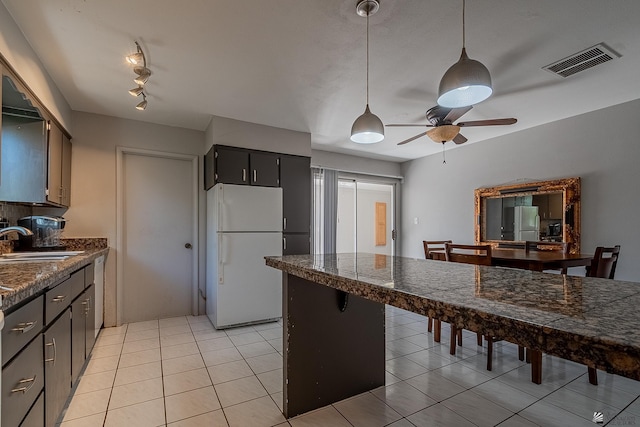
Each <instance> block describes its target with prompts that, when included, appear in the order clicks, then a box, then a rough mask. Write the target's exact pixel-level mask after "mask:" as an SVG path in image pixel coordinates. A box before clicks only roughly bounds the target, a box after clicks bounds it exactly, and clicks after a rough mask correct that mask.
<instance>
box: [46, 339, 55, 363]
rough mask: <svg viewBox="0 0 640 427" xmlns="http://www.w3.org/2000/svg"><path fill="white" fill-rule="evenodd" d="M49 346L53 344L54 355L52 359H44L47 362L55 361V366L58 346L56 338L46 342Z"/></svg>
mask: <svg viewBox="0 0 640 427" xmlns="http://www.w3.org/2000/svg"><path fill="white" fill-rule="evenodd" d="M45 345H46V346H48V347H51V346H53V357H52V358H51V359H44V361H45V362H53V365H54V366H55V364H56V354H57V348H56V339H55V338H51V342H48V343H46V344H45Z"/></svg>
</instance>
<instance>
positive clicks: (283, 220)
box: [282, 216, 287, 230]
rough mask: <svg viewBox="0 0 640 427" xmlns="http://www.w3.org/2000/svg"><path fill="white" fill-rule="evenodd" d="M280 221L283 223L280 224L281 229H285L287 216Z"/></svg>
mask: <svg viewBox="0 0 640 427" xmlns="http://www.w3.org/2000/svg"><path fill="white" fill-rule="evenodd" d="M282 222H283V224H282V225H283V227H282V229H283V230H286V229H287V217H286V216H285V217H284V218H282Z"/></svg>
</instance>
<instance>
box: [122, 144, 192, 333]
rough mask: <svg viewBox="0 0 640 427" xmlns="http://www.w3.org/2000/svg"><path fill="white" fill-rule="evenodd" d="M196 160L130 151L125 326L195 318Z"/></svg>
mask: <svg viewBox="0 0 640 427" xmlns="http://www.w3.org/2000/svg"><path fill="white" fill-rule="evenodd" d="M192 168H193V164H192V161H191V160H186V159H179V158H168V157H157V156H153V155H145V154H140V153H124V155H123V161H122V182H123V185H122V188H123V190H122V191H123V193H124V194H123V195H122V200H123V205H124V206H123V214H122V221H123V224H122V230H123V231H122V234H123V236H122V253H121V254H120V256H122V257H123V262H122V266H123V267H122V268H123V272H122V281H123V283H122V286H121V287H120V289H122V292H123V298H122V299H121V301H122V305H123V307H122V310H121V313H122V322H123V323H129V322H137V321H143V320H150V319H158V318H163V317H173V316H183V315H186V314H192V301H193V290H192V283H193V282H192V274H193V270H192V262H193V260H192V257H193V253H192V250H191V244H192V243H193V242H191V239H192V236H193V235H194V234H193V229H194V227H195V226H196V224H194V223H193V189H192V182H193V181H192V174H193V170H192Z"/></svg>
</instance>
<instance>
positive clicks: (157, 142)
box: [64, 112, 206, 326]
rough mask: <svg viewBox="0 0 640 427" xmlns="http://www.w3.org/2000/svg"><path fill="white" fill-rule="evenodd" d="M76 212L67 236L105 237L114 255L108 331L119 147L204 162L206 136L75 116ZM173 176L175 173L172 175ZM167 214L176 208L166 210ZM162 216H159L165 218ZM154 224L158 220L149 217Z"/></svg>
mask: <svg viewBox="0 0 640 427" xmlns="http://www.w3.org/2000/svg"><path fill="white" fill-rule="evenodd" d="M72 143H73V152H72V164H71V207H70V208H69V209H68V210H67V212H66V213H65V214H64V216H65V218H66V219H67V220H68V222H67V225H66V227H65V232H64V236H65V237H106V238H107V239H108V243H109V247H110V248H111V251H110V253H109V256H108V257H107V262H106V272H105V309H106V312H105V326H111V325H114V324H115V314H116V312H115V301H116V294H115V289H116V267H115V266H116V257H117V256H118V254H117V252H116V250H115V244H116V147H118V146H122V147H130V148H143V149H148V150H157V151H165V152H170V153H180V154H195V155H199V156H200V157H201V158H202V153H203V152H204V132H200V131H195V130H189V129H182V128H176V127H170V126H162V125H155V124H151V123H147V122H138V121H134V120H125V119H119V118H115V117H110V116H102V115H97V114H89V113H81V112H73V140H72ZM201 171H202V160H201V161H200V171H199V172H198V175H199V176H200V178H199V179H200V183H199V188H200V200H199V205H200V210H199V217H200V221H199V222H200V224H199V225H200V230H201V233H200V247H199V249H200V274H199V279H200V285H201V288H202V289H204V253H205V249H204V248H205V246H204V241H205V236H204V230H205V227H204V208H205V205H206V204H205V203H204V200H205V199H204V197H205V192H204V190H203V186H204V184H203V182H202V179H203V178H202V175H203V174H202V172H201ZM167 172H168V173H170V172H171V171H167ZM166 209H167V210H168V211H170V210H171V206H167V207H166ZM166 214H167V213H166V212H158V215H166ZM150 220H153V218H150Z"/></svg>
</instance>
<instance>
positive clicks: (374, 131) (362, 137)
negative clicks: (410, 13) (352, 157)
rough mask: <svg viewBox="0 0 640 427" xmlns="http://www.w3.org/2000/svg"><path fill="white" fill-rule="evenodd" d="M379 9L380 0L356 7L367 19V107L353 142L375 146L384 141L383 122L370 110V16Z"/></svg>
mask: <svg viewBox="0 0 640 427" xmlns="http://www.w3.org/2000/svg"><path fill="white" fill-rule="evenodd" d="M379 8H380V2H379V1H378V0H360V1H358V4H357V5H356V13H357V14H358V15H360V16H363V17H366V18H367V106H366V107H365V109H364V113H363V114H362V115H361V116H360V117H358V118H357V119H356V121H355V122H353V126H351V140H352V141H353V142H356V143H358V144H374V143H376V142H380V141H382V140H383V139H384V125H383V124H382V120H380V118H379V117H378V116H376V115H375V114H373V113H372V112H371V110H369V16H371V15H373V14H375V13H376V12H377V11H378V9H379Z"/></svg>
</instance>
